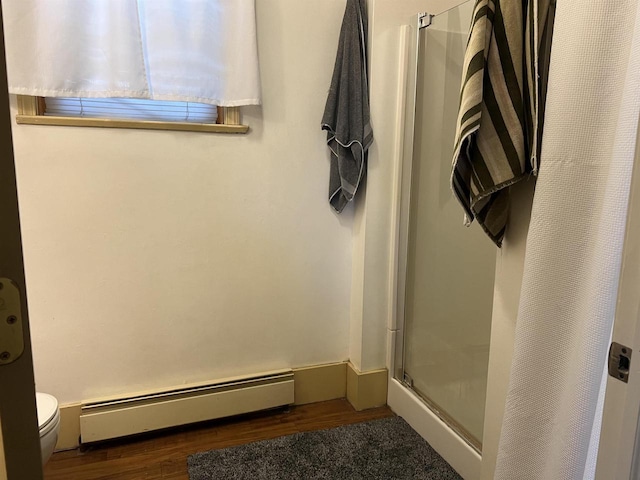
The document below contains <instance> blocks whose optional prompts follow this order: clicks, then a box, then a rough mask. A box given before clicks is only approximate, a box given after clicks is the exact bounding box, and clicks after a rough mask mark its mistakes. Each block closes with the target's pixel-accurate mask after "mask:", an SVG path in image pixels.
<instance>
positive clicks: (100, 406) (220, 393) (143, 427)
mask: <svg viewBox="0 0 640 480" xmlns="http://www.w3.org/2000/svg"><path fill="white" fill-rule="evenodd" d="M293 395H294V388H293V372H292V371H291V370H286V371H285V370H283V371H278V372H269V373H265V374H260V375H252V376H251V377H238V378H233V379H227V380H223V381H220V382H215V383H209V384H194V385H189V386H183V387H180V388H172V389H167V390H164V391H157V392H146V393H142V394H139V395H135V396H128V397H126V398H109V399H102V400H95V401H90V402H85V403H83V404H82V411H81V414H80V441H81V443H83V444H84V443H92V442H98V441H101V440H108V439H112V438H118V437H124V436H127V435H134V434H137V433H143V432H150V431H153V430H160V429H163V428H169V427H175V426H178V425H186V424H189V423H196V422H202V421H205V420H213V419H216V418H223V417H230V416H232V415H239V414H242V413H249V412H256V411H259V410H266V409H269V408H275V407H280V406H283V405H290V404H293V401H294V400H293V399H294V397H293Z"/></svg>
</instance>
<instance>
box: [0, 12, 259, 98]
mask: <svg viewBox="0 0 640 480" xmlns="http://www.w3.org/2000/svg"><path fill="white" fill-rule="evenodd" d="M2 3H3V16H4V25H5V39H6V49H7V68H8V76H9V91H10V93H14V94H21V95H34V96H43V97H129V98H149V99H154V100H173V101H185V102H201V103H209V104H213V105H219V106H227V107H233V106H239V105H255V104H259V103H260V75H259V68H258V51H257V41H256V21H255V0H5V1H3V2H2Z"/></svg>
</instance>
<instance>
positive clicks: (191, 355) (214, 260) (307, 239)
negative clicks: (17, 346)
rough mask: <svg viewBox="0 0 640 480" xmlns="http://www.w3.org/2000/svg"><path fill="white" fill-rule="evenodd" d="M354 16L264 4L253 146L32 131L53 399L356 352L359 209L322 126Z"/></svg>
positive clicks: (20, 156)
mask: <svg viewBox="0 0 640 480" xmlns="http://www.w3.org/2000/svg"><path fill="white" fill-rule="evenodd" d="M343 12H344V0H325V1H323V2H307V1H305V2H300V1H298V0H258V1H257V16H258V40H259V53H260V60H261V74H262V85H263V93H264V105H263V106H262V107H261V108H247V109H245V110H244V121H245V122H246V123H248V124H249V125H250V126H251V132H250V133H249V134H248V135H246V136H233V135H215V134H198V133H185V132H153V131H136V130H110V129H93V128H69V127H38V126H16V125H14V131H13V134H14V142H15V156H16V162H17V174H18V183H19V193H20V206H21V214H22V222H23V223H22V227H23V239H24V253H25V268H26V274H27V283H28V295H29V307H30V318H31V323H32V338H33V349H34V364H35V373H36V382H37V388H38V389H39V390H42V391H46V392H50V393H52V394H54V395H55V396H57V397H58V398H59V400H60V401H61V402H62V403H68V402H75V401H80V400H82V399H87V398H91V397H99V396H102V395H111V394H121V393H127V392H132V391H135V390H138V389H144V388H155V387H164V386H171V385H175V384H181V383H185V382H192V381H200V380H208V379H216V378H221V377H227V376H231V375H239V374H245V373H253V372H258V371H264V370H269V369H274V368H281V367H295V366H303V365H311V364H319V363H324V362H333V361H342V360H345V359H347V358H348V357H349V351H348V344H349V318H350V297H351V288H350V286H351V285H350V284H351V263H352V229H353V209H352V208H349V209H347V211H346V212H344V213H343V214H342V215H341V216H337V215H335V214H334V213H332V210H331V209H330V207H329V204H328V202H327V190H328V174H329V155H328V149H327V147H326V145H325V134H324V132H321V130H320V120H321V117H322V113H323V108H324V101H325V98H326V92H327V90H328V85H329V81H330V78H331V72H332V69H333V63H334V60H335V53H336V46H337V41H338V34H339V28H340V24H341V21H342V14H343ZM13 108H14V113H15V99H13ZM380 133H382V131H380ZM381 136H382V135H381Z"/></svg>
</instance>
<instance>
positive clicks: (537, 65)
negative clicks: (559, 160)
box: [451, 0, 553, 246]
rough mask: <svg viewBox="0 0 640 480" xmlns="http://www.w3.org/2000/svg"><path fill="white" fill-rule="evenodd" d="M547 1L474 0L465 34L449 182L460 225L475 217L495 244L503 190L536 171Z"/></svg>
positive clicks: (502, 222) (502, 223)
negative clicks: (460, 211)
mask: <svg viewBox="0 0 640 480" xmlns="http://www.w3.org/2000/svg"><path fill="white" fill-rule="evenodd" d="M549 3H550V0H524V1H517V2H515V1H510V0H502V1H500V0H478V1H477V3H476V6H475V10H474V15H473V23H472V25H471V30H470V33H469V40H468V45H467V51H466V53H465V59H464V68H463V77H462V78H463V81H462V87H461V93H460V110H459V113H458V121H457V131H456V138H455V146H454V157H453V168H452V174H451V187H452V189H453V192H454V193H455V195H456V197H457V198H458V200H459V202H460V203H461V204H462V207H463V208H464V210H465V223H466V224H467V225H468V224H470V223H471V222H472V221H473V220H474V219H476V220H477V221H478V223H479V224H480V225H481V226H482V228H483V229H484V231H485V232H486V233H487V235H488V236H489V237H490V238H491V240H493V242H494V243H495V244H496V245H497V246H501V244H502V238H503V236H504V232H505V228H506V224H507V214H508V211H509V190H508V188H507V187H509V186H510V185H513V184H514V183H516V182H518V181H519V180H522V179H523V178H526V177H527V176H529V175H530V174H531V173H534V174H535V173H536V171H537V164H538V158H539V154H538V150H539V148H540V142H539V141H538V138H539V136H541V128H542V108H543V107H544V100H545V99H544V95H545V93H546V88H543V80H544V79H545V77H544V74H545V73H546V70H545V66H546V65H547V64H548V56H549V48H548V46H549V45H550V43H549V42H550V38H551V31H552V28H553V9H550V8H549ZM538 19H541V20H540V21H538ZM541 71H542V73H543V78H542V79H540V73H541ZM541 106H542V108H541Z"/></svg>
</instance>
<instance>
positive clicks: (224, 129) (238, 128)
mask: <svg viewBox="0 0 640 480" xmlns="http://www.w3.org/2000/svg"><path fill="white" fill-rule="evenodd" d="M16 123H18V124H20V125H58V126H63V127H102V128H137V129H145V130H177V131H182V132H209V133H247V132H248V131H249V126H248V125H229V124H213V123H189V122H157V121H151V120H115V119H110V118H81V117H53V116H44V115H22V114H18V115H16Z"/></svg>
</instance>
